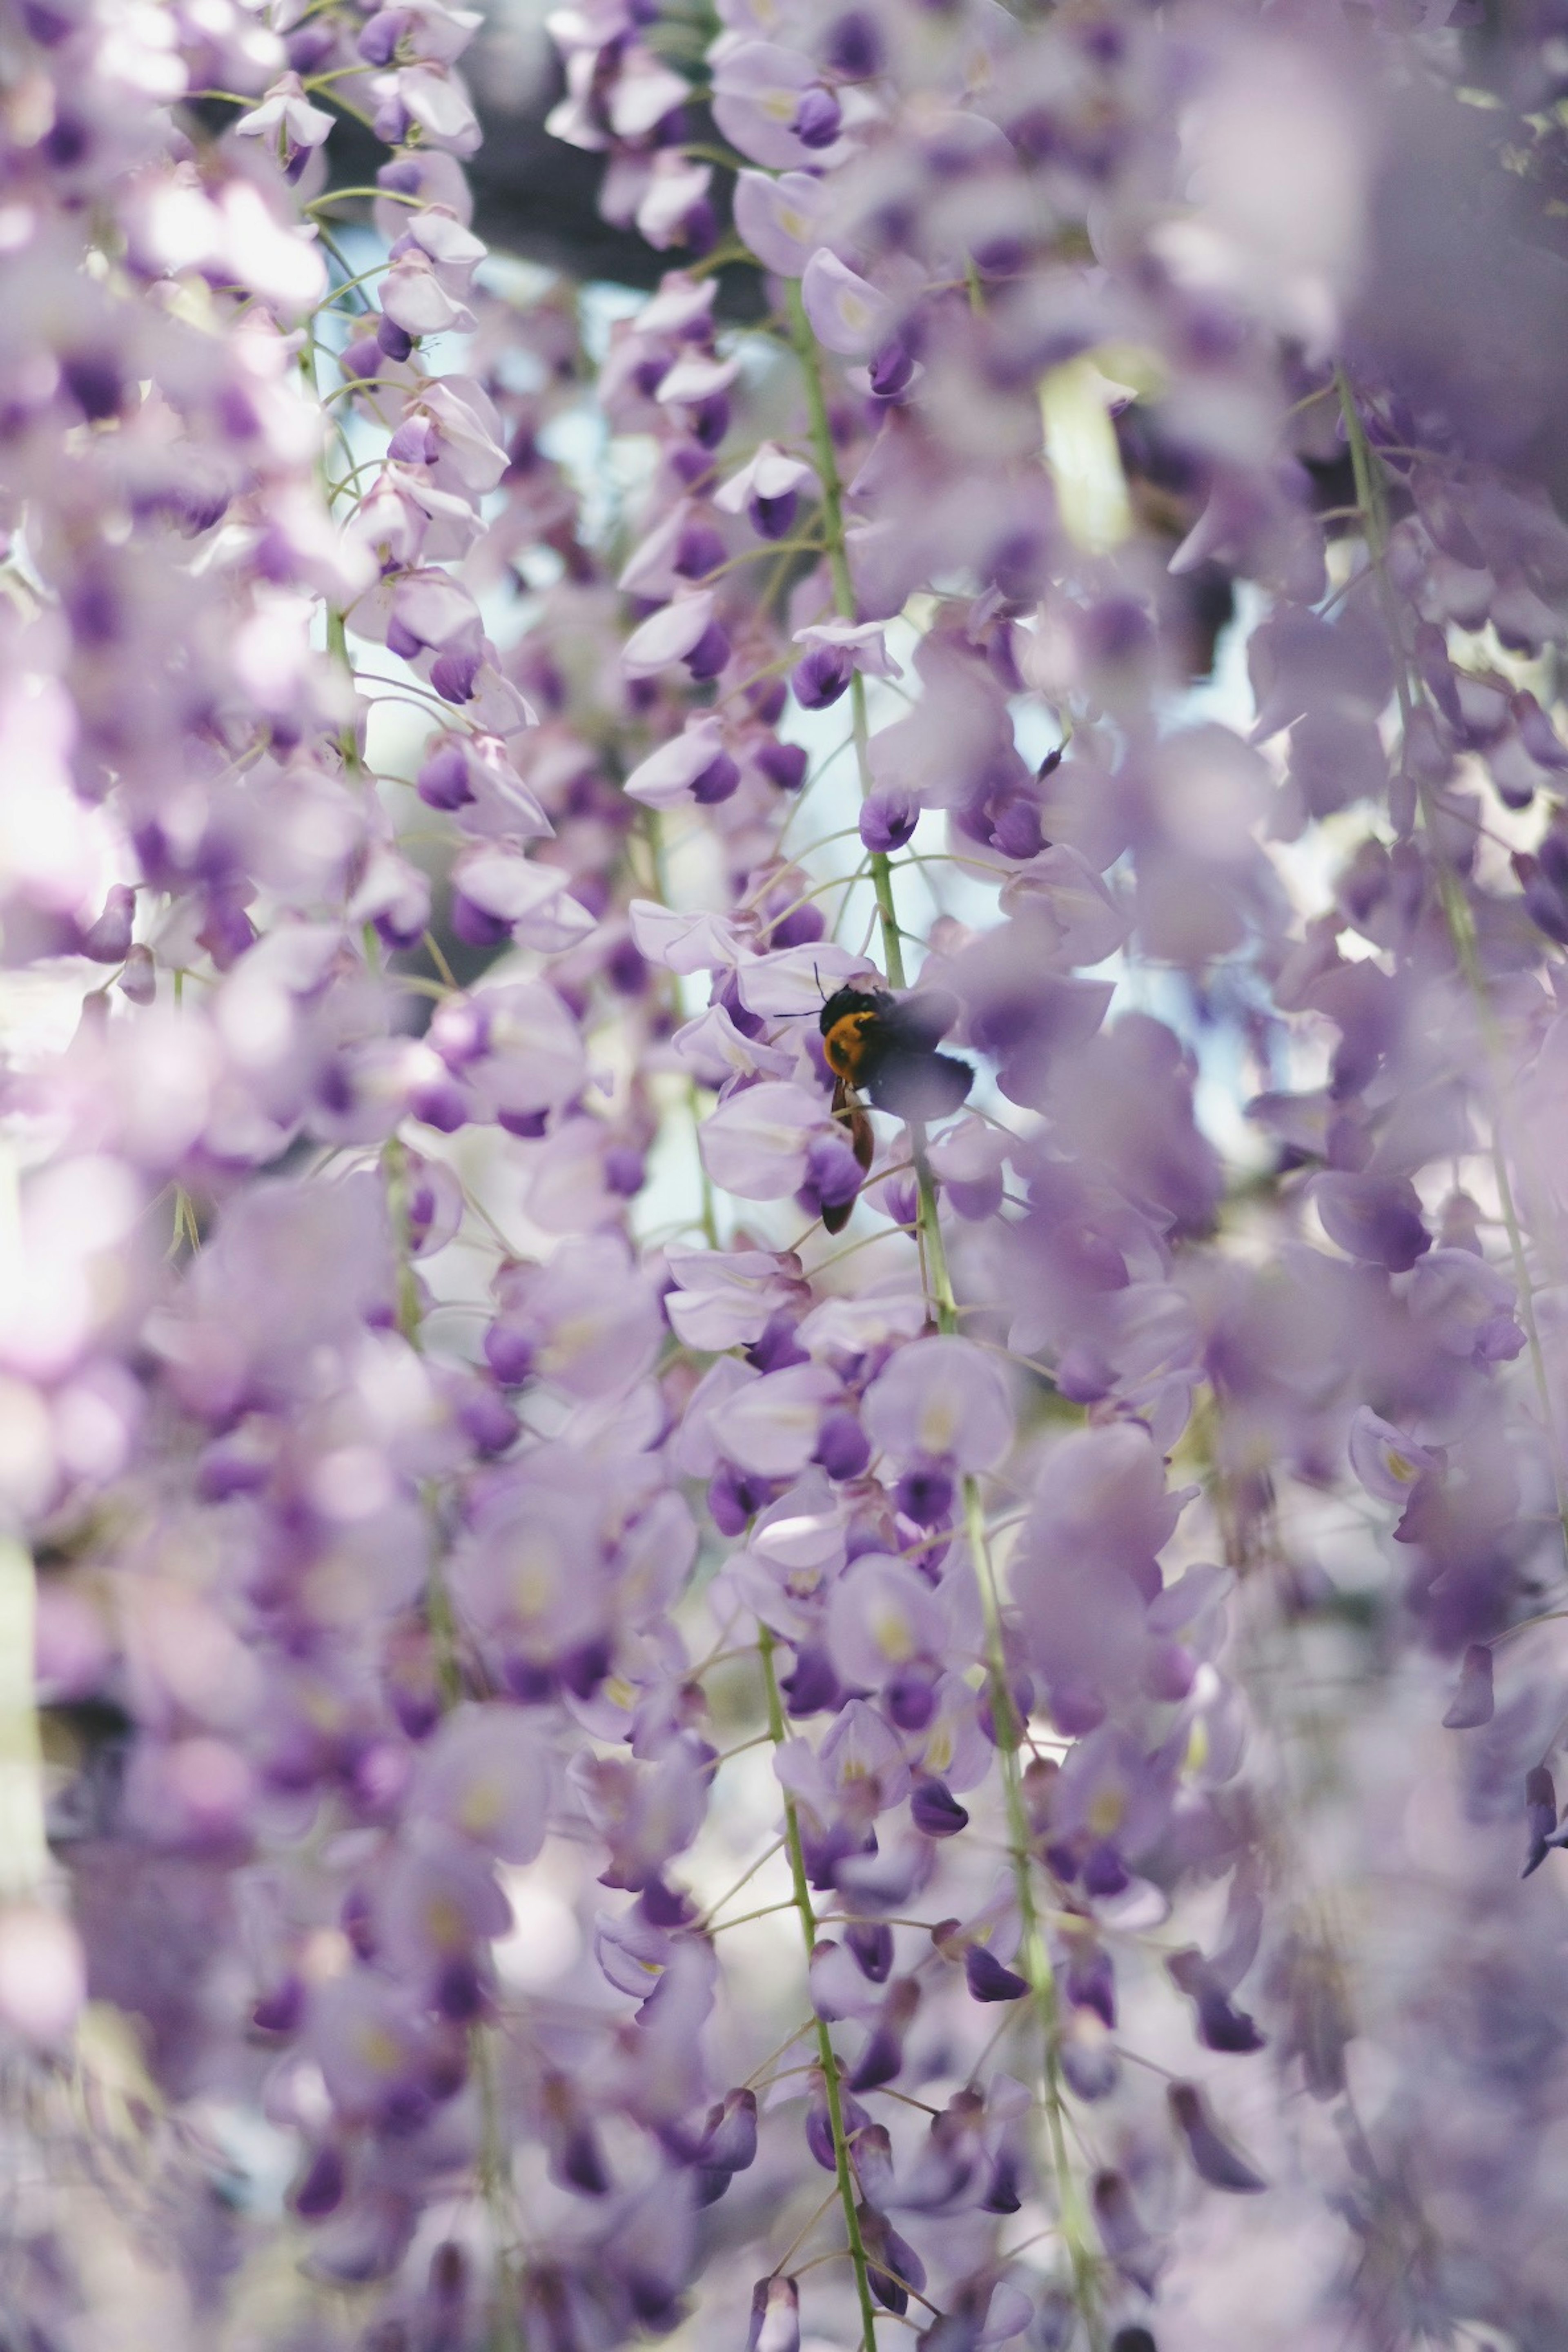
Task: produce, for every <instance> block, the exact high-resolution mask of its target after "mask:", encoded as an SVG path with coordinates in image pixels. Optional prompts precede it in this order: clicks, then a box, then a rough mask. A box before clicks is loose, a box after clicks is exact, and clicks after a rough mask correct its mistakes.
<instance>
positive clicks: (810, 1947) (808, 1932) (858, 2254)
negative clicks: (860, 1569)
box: [757, 1625, 877, 2352]
mask: <svg viewBox="0 0 1568 2352" xmlns="http://www.w3.org/2000/svg"><path fill="white" fill-rule="evenodd" d="M757 1647H758V1654H759V1655H760V1657H761V1659H762V1662H763V1688H764V1690H765V1692H766V1694H767V1702H768V1731H769V1733H770V1735H771V1737H772V1738H773V1745H774V1747H775V1748H782V1747H783V1745H784V1703H783V1701H782V1700H781V1698H780V1696H779V1684H778V1675H776V1674H775V1672H774V1671H773V1635H772V1634H771V1633H769V1631H768V1629H767V1627H766V1626H765V1625H764V1626H763V1628H762V1632H761V1636H760V1639H759V1641H758V1644H757ZM784 1846H785V1850H786V1852H787V1853H788V1855H789V1869H790V1878H791V1881H792V1883H793V1885H794V1887H795V1913H796V1915H797V1916H798V1918H799V1920H800V1932H801V1939H802V1941H803V1942H804V1944H805V1958H806V1966H807V1967H808V1968H809V1967H810V1965H811V1956H812V1953H813V1952H814V1951H815V1950H816V1909H815V1907H814V1906H813V1904H812V1900H811V1886H810V1883H809V1881H808V1880H807V1878H806V1874H805V1851H804V1849H803V1847H802V1845H801V1839H800V1817H799V1814H798V1813H797V1811H796V1810H795V1799H794V1798H793V1797H792V1796H790V1795H789V1794H788V1793H787V1792H786V1793H785V1796H784ZM816 2053H817V2059H818V2063H819V2064H820V2067H821V2072H822V2087H823V2091H824V2094H825V2095H826V2100H827V2121H828V2127H829V2129H830V2130H831V2132H832V2135H833V2169H834V2172H835V2175H836V2176H837V2182H838V2201H839V2203H840V2204H841V2205H842V2207H843V2209H844V2232H845V2235H846V2237H847V2239H848V2242H849V2260H850V2263H851V2265H852V2267H853V2269H854V2272H855V2291H856V2293H857V2294H858V2297H859V2300H860V2336H861V2343H862V2345H863V2347H864V2352H877V2314H876V2309H875V2306H874V2305H873V2303H872V2300H871V2278H870V2273H869V2271H868V2268H867V2263H866V2242H865V2240H864V2238H863V2237H862V2236H861V2234H860V2215H859V2210H858V2202H857V2199H856V2195H855V2170H854V2167H853V2165H852V2163H851V2161H850V2156H849V2140H848V2136H847V2133H846V2131H845V2128H844V2097H843V2093H842V2091H841V2089H840V2087H839V2081H838V2060H837V2056H836V2055H835V2053H834V2048H833V2037H832V2035H831V2034H830V2033H829V2032H828V2031H827V2027H826V2023H825V2022H824V2021H823V2020H822V2019H821V2018H820V2017H819V2018H817V2019H816Z"/></svg>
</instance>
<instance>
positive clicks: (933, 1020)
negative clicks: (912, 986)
mask: <svg viewBox="0 0 1568 2352" xmlns="http://www.w3.org/2000/svg"><path fill="white" fill-rule="evenodd" d="M958 1013H959V1004H958V999H957V997H956V996H950V995H949V994H948V992H947V990H946V989H945V988H920V989H917V990H916V991H915V993H914V994H913V995H912V996H906V997H905V998H904V999H903V1001H902V1003H900V1006H899V1010H898V1016H897V1027H898V1033H899V1040H900V1044H908V1045H916V1046H921V1047H923V1048H924V1049H925V1050H926V1051H927V1052H928V1053H929V1052H930V1050H931V1047H932V1046H933V1045H940V1043H941V1042H942V1038H944V1037H945V1036H946V1034H947V1033H948V1031H949V1030H950V1029H951V1028H952V1024H953V1023H954V1022H955V1021H956V1020H957V1018H958Z"/></svg>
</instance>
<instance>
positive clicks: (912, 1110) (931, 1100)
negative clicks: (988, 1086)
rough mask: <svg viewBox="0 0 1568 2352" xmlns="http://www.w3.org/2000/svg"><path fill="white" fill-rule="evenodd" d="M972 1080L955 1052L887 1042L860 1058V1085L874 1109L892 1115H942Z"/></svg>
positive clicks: (964, 1094)
mask: <svg viewBox="0 0 1568 2352" xmlns="http://www.w3.org/2000/svg"><path fill="white" fill-rule="evenodd" d="M973 1083H974V1073H973V1070H972V1069H971V1068H970V1066H969V1065H968V1063H967V1062H961V1061H960V1060H959V1059H958V1056H957V1055H955V1054H937V1053H933V1052H932V1051H931V1048H930V1047H929V1046H923V1047H922V1046H918V1045H917V1046H906V1045H899V1044H897V1043H893V1044H889V1045H887V1046H886V1047H885V1048H884V1049H883V1051H882V1052H881V1053H880V1054H877V1055H870V1054H868V1055H865V1056H864V1057H863V1060H862V1066H861V1075H860V1084H861V1086H862V1087H863V1088H864V1089H865V1092H866V1093H867V1095H868V1097H870V1100H871V1102H872V1103H873V1104H874V1105H875V1107H876V1108H877V1109H878V1110H886V1111H891V1112H892V1114H893V1116H894V1117H895V1118H946V1116H947V1114H948V1112H949V1111H952V1110H956V1109H957V1108H958V1107H959V1105H960V1103H962V1102H963V1101H964V1100H965V1099H966V1098H967V1097H968V1094H969V1089H970V1087H972V1086H973Z"/></svg>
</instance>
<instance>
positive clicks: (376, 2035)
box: [353, 2023, 403, 2074]
mask: <svg viewBox="0 0 1568 2352" xmlns="http://www.w3.org/2000/svg"><path fill="white" fill-rule="evenodd" d="M353 2045H354V2053H355V2055H356V2056H357V2057H358V2058H359V2059H360V2060H361V2061H362V2063H363V2064H364V2065H366V2066H369V2067H371V2068H372V2069H373V2070H374V2073H376V2074H396V2072H397V2070H398V2068H399V2067H400V2066H401V2065H402V2063H403V2044H402V2043H401V2042H399V2041H398V2039H397V2036H396V2035H395V2033H389V2032H387V2030H386V2028H385V2026H384V2025H371V2024H366V2023H362V2024H360V2025H358V2026H356V2027H355V2029H354V2033H353Z"/></svg>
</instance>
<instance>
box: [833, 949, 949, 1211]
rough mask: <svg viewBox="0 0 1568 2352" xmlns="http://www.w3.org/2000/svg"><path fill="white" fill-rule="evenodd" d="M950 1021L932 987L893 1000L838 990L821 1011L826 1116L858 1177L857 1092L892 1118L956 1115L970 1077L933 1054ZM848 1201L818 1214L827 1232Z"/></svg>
mask: <svg viewBox="0 0 1568 2352" xmlns="http://www.w3.org/2000/svg"><path fill="white" fill-rule="evenodd" d="M957 1017H958V1007H957V1005H956V1004H955V1003H954V1002H953V1000H952V997H951V996H944V995H942V994H941V993H940V992H938V991H937V990H935V989H930V990H926V991H923V992H919V993H917V994H915V995H913V996H895V995H893V993H892V992H891V991H890V990H889V989H886V988H839V989H836V990H835V991H834V992H833V994H832V995H831V996H830V997H828V998H827V1000H826V1003H824V1005H823V1008H822V1017H821V1029H822V1051H823V1056H824V1058H825V1060H826V1064H827V1066H828V1068H829V1069H830V1070H831V1071H832V1073H833V1076H834V1081H835V1083H834V1088H833V1116H834V1118H837V1119H838V1120H840V1121H841V1122H842V1123H843V1125H844V1126H845V1127H846V1128H847V1129H848V1133H849V1143H850V1149H851V1150H853V1152H854V1154H855V1157H856V1159H857V1160H858V1162H859V1164H860V1168H861V1171H862V1173H868V1172H869V1170H870V1166H871V1160H872V1155H873V1152H874V1150H875V1148H876V1147H875V1141H874V1139H873V1137H872V1133H871V1122H870V1120H869V1118H868V1117H867V1116H866V1108H865V1104H864V1103H862V1101H861V1099H860V1097H861V1096H862V1095H864V1096H865V1097H866V1098H867V1100H868V1101H869V1102H870V1104H871V1106H872V1108H874V1109H876V1110H885V1111H890V1112H891V1113H892V1115H893V1116H894V1118H914V1119H927V1118H943V1117H944V1116H945V1115H946V1113H947V1112H949V1111H950V1110H956V1109H957V1108H958V1106H959V1104H960V1103H961V1102H963V1099H964V1097H965V1096H966V1095H967V1094H968V1092H969V1089H970V1087H971V1086H972V1085H973V1078H974V1073H973V1070H972V1069H971V1068H970V1066H969V1065H968V1063H967V1062H961V1061H960V1060H959V1059H958V1057H957V1055H954V1054H939V1053H938V1052H937V1050H936V1048H937V1041H938V1040H939V1038H942V1037H945V1036H946V1034H947V1033H948V1031H949V1030H950V1029H951V1028H952V1024H953V1022H954V1021H955V1020H956V1018H957ZM854 1205H855V1204H854V1202H852V1201H846V1202H843V1203H842V1204H841V1205H840V1206H838V1207H837V1208H827V1209H824V1211H823V1213H822V1222H823V1224H824V1226H825V1227H826V1230H827V1232H828V1233H830V1234H837V1233H840V1232H842V1230H843V1228H844V1226H845V1225H846V1223H847V1222H848V1217H849V1212H850V1210H851V1209H852V1208H853V1207H854Z"/></svg>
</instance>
